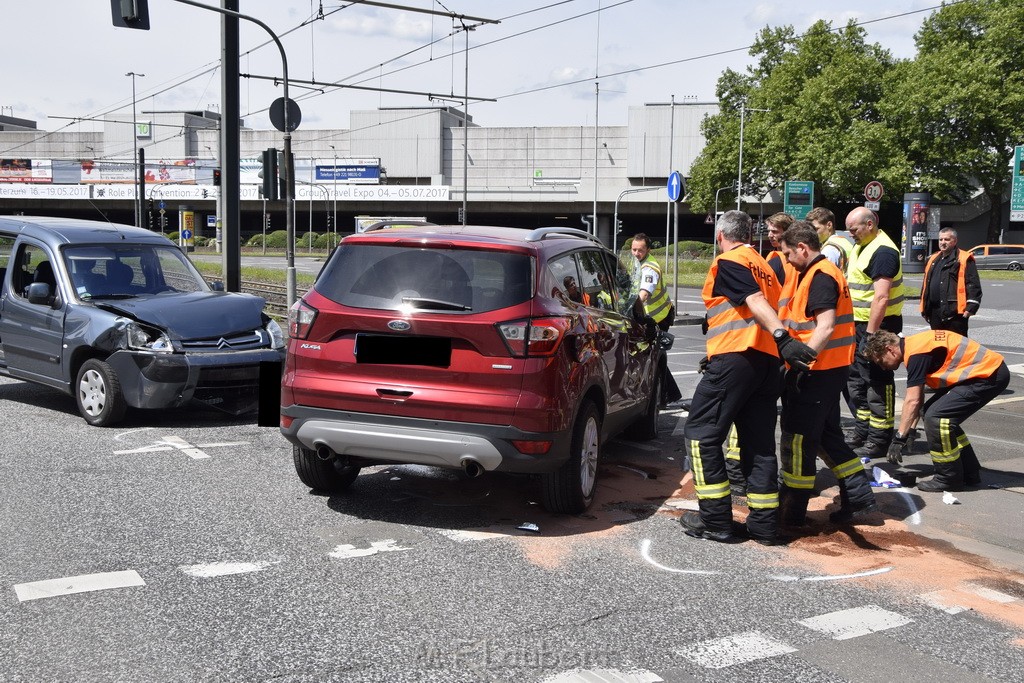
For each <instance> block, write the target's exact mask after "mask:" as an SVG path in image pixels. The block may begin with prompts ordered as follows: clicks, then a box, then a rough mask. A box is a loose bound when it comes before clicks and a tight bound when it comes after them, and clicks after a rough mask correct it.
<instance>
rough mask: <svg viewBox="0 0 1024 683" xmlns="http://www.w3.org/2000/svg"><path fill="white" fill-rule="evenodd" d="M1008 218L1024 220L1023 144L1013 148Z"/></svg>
mask: <svg viewBox="0 0 1024 683" xmlns="http://www.w3.org/2000/svg"><path fill="white" fill-rule="evenodd" d="M1010 220H1011V221H1014V222H1021V221H1024V146H1018V147H1016V148H1015V149H1014V150H1013V174H1012V176H1011V182H1010Z"/></svg>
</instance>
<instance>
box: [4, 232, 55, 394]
mask: <svg viewBox="0 0 1024 683" xmlns="http://www.w3.org/2000/svg"><path fill="white" fill-rule="evenodd" d="M60 272H61V268H59V264H58V263H57V261H56V255H54V254H51V253H50V252H49V251H47V250H46V248H45V247H43V246H42V245H41V244H39V243H36V242H33V241H31V240H27V239H22V240H20V241H19V242H18V243H17V244H16V245H15V252H14V257H13V258H12V259H11V261H10V263H8V267H7V274H6V278H5V285H4V292H3V312H2V315H0V344H2V345H3V352H4V361H5V362H6V364H7V370H8V372H9V373H10V374H11V376H12V377H18V378H21V379H26V380H30V381H33V382H39V383H40V384H46V385H49V386H54V387H58V388H62V389H66V388H67V387H68V381H69V380H68V379H65V378H64V377H63V342H64V313H65V310H66V308H67V303H66V302H67V297H66V296H65V295H64V294H63V292H62V290H61V286H60V280H61V279H62V276H61V275H59V273H60ZM32 282H46V283H47V284H49V285H50V292H51V298H50V301H49V302H47V303H31V302H29V300H28V286H29V285H30V284H32Z"/></svg>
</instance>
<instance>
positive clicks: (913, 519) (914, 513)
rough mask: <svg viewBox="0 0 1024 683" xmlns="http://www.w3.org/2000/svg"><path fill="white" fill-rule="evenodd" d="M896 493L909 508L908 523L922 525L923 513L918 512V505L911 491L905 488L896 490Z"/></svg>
mask: <svg viewBox="0 0 1024 683" xmlns="http://www.w3.org/2000/svg"><path fill="white" fill-rule="evenodd" d="M895 491H896V493H898V494H900V498H901V499H902V500H903V502H904V503H906V504H907V507H908V508H909V509H910V517H908V518H907V519H908V521H909V522H910V523H911V524H913V525H918V524H920V523H921V511H920V510H918V509H917V505H915V504H914V498H913V497H912V496H911V495H910V491H908V490H907V489H905V488H899V489H895Z"/></svg>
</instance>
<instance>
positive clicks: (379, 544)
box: [328, 538, 411, 560]
mask: <svg viewBox="0 0 1024 683" xmlns="http://www.w3.org/2000/svg"><path fill="white" fill-rule="evenodd" d="M397 543H398V541H396V540H394V539H393V538H386V539H384V540H383V541H373V542H372V543H370V547H369V548H357V547H355V546H354V545H349V544H347V543H343V544H341V545H339V546H338V547H336V548H335V549H334V550H332V551H331V552H330V553H328V556H329V557H334V558H336V559H339V560H347V559H348V558H350V557H367V556H369V555H376V554H377V553H391V552H395V551H398V550H411V548H404V547H402V546H400V545H397Z"/></svg>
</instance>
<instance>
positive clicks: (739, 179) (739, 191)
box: [736, 100, 771, 211]
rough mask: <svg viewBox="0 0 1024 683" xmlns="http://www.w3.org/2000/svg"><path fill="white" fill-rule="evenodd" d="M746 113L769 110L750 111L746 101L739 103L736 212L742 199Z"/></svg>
mask: <svg viewBox="0 0 1024 683" xmlns="http://www.w3.org/2000/svg"><path fill="white" fill-rule="evenodd" d="M748 111H771V109H751V108H750V107H748V106H747V101H746V100H743V101H742V102H740V163H739V169H738V170H737V171H736V210H737V211H739V210H740V200H741V199H742V198H743V122H744V119H745V118H746V114H747V112H748Z"/></svg>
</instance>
